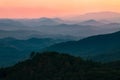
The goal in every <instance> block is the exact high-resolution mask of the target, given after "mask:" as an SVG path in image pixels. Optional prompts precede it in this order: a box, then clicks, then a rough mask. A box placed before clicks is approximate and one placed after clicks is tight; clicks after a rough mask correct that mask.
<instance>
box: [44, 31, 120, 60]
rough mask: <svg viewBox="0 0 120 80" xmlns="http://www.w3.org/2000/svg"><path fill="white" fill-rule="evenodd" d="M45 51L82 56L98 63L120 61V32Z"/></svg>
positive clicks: (69, 42) (62, 44)
mask: <svg viewBox="0 0 120 80" xmlns="http://www.w3.org/2000/svg"><path fill="white" fill-rule="evenodd" d="M45 50H48V51H57V52H64V53H71V54H72V53H74V54H72V55H76V56H82V57H84V58H88V59H94V60H98V61H114V60H120V31H119V32H116V33H111V34H105V35H98V36H92V37H88V38H85V39H82V40H79V41H68V42H63V43H58V44H55V45H52V46H50V47H48V48H46V49H45Z"/></svg>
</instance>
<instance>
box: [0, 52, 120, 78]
mask: <svg viewBox="0 0 120 80" xmlns="http://www.w3.org/2000/svg"><path fill="white" fill-rule="evenodd" d="M119 74H120V68H119V69H118V68H114V64H113V65H112V66H111V65H109V64H106V65H105V64H104V65H103V64H101V63H96V62H92V61H89V60H87V61H85V60H83V59H81V58H80V57H74V56H71V55H68V54H61V53H57V52H43V53H38V52H37V53H35V52H32V53H31V56H30V59H28V60H26V61H23V62H19V63H18V64H16V65H15V66H13V67H8V68H2V69H0V79H2V80H119V79H120V76H119Z"/></svg>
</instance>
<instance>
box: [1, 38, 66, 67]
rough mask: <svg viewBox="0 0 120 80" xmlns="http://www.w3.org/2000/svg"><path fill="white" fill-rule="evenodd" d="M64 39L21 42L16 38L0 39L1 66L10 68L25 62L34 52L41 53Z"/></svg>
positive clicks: (36, 39)
mask: <svg viewBox="0 0 120 80" xmlns="http://www.w3.org/2000/svg"><path fill="white" fill-rule="evenodd" d="M63 41H65V40H62V39H51V38H41V39H40V38H30V39H27V40H19V39H15V38H4V39H0V66H9V65H12V64H15V63H16V62H17V61H20V60H24V59H26V58H27V57H28V55H29V53H30V52H32V51H39V50H41V49H42V48H45V47H48V46H50V45H53V44H55V43H59V42H63Z"/></svg>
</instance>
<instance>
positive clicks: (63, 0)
mask: <svg viewBox="0 0 120 80" xmlns="http://www.w3.org/2000/svg"><path fill="white" fill-rule="evenodd" d="M101 11H112V12H120V0H0V18H38V17H64V16H71V15H81V14H85V13H89V12H101Z"/></svg>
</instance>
